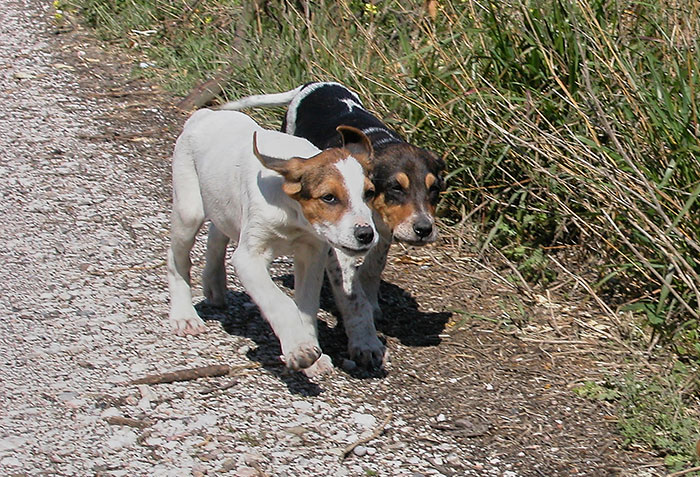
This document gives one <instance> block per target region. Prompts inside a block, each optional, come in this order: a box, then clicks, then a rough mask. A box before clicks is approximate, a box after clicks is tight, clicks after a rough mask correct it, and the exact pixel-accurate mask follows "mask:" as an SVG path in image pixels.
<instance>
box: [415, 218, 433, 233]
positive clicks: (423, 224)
mask: <svg viewBox="0 0 700 477" xmlns="http://www.w3.org/2000/svg"><path fill="white" fill-rule="evenodd" d="M413 231H414V232H415V233H416V235H418V236H419V237H420V238H425V237H427V236H428V235H430V234H431V233H432V232H433V223H432V222H431V221H430V220H428V219H426V218H422V219H418V220H416V221H415V222H414V223H413Z"/></svg>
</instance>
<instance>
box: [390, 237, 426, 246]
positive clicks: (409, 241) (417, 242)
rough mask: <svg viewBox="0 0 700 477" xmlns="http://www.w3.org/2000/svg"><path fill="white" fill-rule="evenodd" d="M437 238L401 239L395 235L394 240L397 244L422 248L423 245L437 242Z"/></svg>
mask: <svg viewBox="0 0 700 477" xmlns="http://www.w3.org/2000/svg"><path fill="white" fill-rule="evenodd" d="M435 238H436V237H435V236H428V237H422V238H421V237H419V238H406V237H399V236H397V235H394V240H396V241H397V242H401V243H403V244H406V245H411V246H414V247H421V246H423V245H427V244H429V243H432V242H435Z"/></svg>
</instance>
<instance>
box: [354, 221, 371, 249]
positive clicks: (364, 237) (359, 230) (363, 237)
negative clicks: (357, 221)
mask: <svg viewBox="0 0 700 477" xmlns="http://www.w3.org/2000/svg"><path fill="white" fill-rule="evenodd" d="M355 238H356V239H357V241H358V242H360V243H361V244H362V245H367V244H368V243H371V242H372V239H373V238H374V230H372V227H371V226H369V225H358V226H356V227H355Z"/></svg>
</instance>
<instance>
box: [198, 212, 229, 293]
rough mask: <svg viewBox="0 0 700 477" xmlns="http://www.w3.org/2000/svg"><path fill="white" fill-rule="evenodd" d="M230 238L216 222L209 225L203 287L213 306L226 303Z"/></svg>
mask: <svg viewBox="0 0 700 477" xmlns="http://www.w3.org/2000/svg"><path fill="white" fill-rule="evenodd" d="M229 240H230V239H229V237H228V235H226V234H224V233H223V232H222V231H221V230H219V229H218V228H216V226H215V225H214V224H211V225H209V235H208V236H207V253H206V265H205V266H204V274H203V276H202V288H203V289H204V296H205V297H207V300H209V303H210V304H212V305H213V306H218V307H222V306H224V305H225V304H226V246H227V245H228V243H229Z"/></svg>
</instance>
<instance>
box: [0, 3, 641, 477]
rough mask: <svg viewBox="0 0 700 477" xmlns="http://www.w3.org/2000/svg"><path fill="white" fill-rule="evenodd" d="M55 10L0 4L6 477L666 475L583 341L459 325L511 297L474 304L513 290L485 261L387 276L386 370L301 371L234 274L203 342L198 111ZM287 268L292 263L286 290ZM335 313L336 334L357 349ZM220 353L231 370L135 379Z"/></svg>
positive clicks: (413, 267)
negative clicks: (616, 418)
mask: <svg viewBox="0 0 700 477" xmlns="http://www.w3.org/2000/svg"><path fill="white" fill-rule="evenodd" d="M50 17H51V12H50V11H49V5H48V4H47V2H43V1H40V0H4V1H3V7H2V8H0V82H1V87H2V92H3V100H2V102H0V177H1V179H2V180H0V197H1V200H0V206H1V207H2V214H3V215H2V219H3V220H2V221H1V222H0V227H2V229H1V230H0V235H1V236H2V237H3V240H2V242H0V257H1V259H2V263H3V267H2V269H0V270H1V271H0V274H1V275H2V276H1V279H2V284H3V285H2V287H0V290H1V292H0V293H1V295H0V310H1V311H2V312H3V315H4V319H3V320H2V321H0V359H1V360H2V365H1V366H0V475H14V476H21V475H65V476H76V475H81V476H82V475H102V476H159V475H162V476H177V475H187V476H189V475H236V476H267V475H269V476H290V477H292V476H321V475H338V476H342V475H352V476H362V475H385V476H399V475H412V476H421V475H446V476H451V475H464V476H503V477H517V476H521V475H522V476H526V475H540V476H541V475H547V476H550V475H595V476H602V475H630V476H631V475H635V476H642V475H645V476H646V475H652V474H651V473H649V471H647V470H644V471H640V472H632V471H630V472H625V469H624V468H625V466H627V465H629V467H628V468H627V469H626V470H630V469H631V468H632V467H634V466H637V465H638V466H639V467H638V468H642V469H647V468H649V467H650V466H649V465H648V461H649V458H648V456H644V455H642V456H641V457H640V456H638V455H631V454H629V455H627V454H623V453H622V451H620V450H619V448H618V447H617V442H618V440H619V438H618V437H617V436H615V435H614V434H613V433H611V431H610V429H609V427H608V424H607V423H606V419H607V418H608V417H609V410H608V409H604V408H602V407H601V406H600V405H598V404H596V403H590V402H587V401H583V400H581V399H578V398H576V397H575V396H572V393H571V392H570V390H569V388H568V386H569V383H571V382H575V381H576V380H577V379H579V378H580V377H579V376H578V375H574V373H575V372H578V371H577V369H578V368H577V366H580V363H581V362H582V360H583V356H584V354H583V353H578V352H577V353H575V354H572V355H571V354H567V353H565V352H562V353H560V355H561V356H560V355H557V354H556V352H558V351H559V347H556V349H550V352H546V353H543V352H542V347H541V346H539V345H538V346H535V345H527V344H526V343H523V342H520V341H517V340H516V339H515V338H513V336H512V333H511V334H508V335H505V334H500V333H499V331H498V330H497V329H495V331H494V328H488V327H487V326H485V325H484V324H483V323H479V322H478V321H477V322H475V324H473V325H472V324H471V323H467V325H465V327H463V328H459V326H461V325H459V324H457V325H455V323H459V320H462V318H460V317H459V316H457V317H456V318H457V320H456V321H449V320H450V319H451V317H452V315H453V313H452V312H451V311H450V310H453V309H460V308H465V309H477V307H478V310H479V312H480V313H484V314H486V315H489V313H491V311H489V309H488V308H487V306H491V309H494V310H498V307H499V306H500V305H498V303H500V301H498V302H497V300H492V302H493V303H492V304H491V305H487V303H486V302H485V301H484V302H482V303H480V304H476V303H474V300H477V299H479V297H481V296H484V295H485V290H487V289H488V291H489V292H490V293H496V292H498V291H499V290H500V292H501V293H506V292H508V290H507V289H504V288H503V284H501V285H499V284H498V281H497V280H496V281H495V282H492V281H490V278H489V277H488V276H484V275H479V274H478V273H477V272H475V271H474V270H471V271H470V272H469V273H470V274H461V272H460V274H459V276H458V277H455V276H444V275H439V274H438V273H436V272H434V271H433V276H432V277H431V279H430V280H429V281H428V280H426V279H425V278H423V280H424V281H423V283H421V282H420V281H419V280H418V278H417V277H418V276H419V275H418V274H420V273H423V272H425V273H426V274H427V273H429V272H430V271H431V267H433V266H434V264H435V263H436V262H437V261H435V260H432V259H431V258H430V257H427V258H420V257H419V258H416V257H411V256H409V255H406V256H403V257H400V258H401V259H400V260H399V259H396V260H395V261H392V263H395V264H397V265H394V266H395V267H397V270H399V268H398V267H401V266H404V267H406V268H405V269H404V271H403V272H401V271H396V272H393V275H392V276H391V279H390V281H391V282H392V283H394V284H395V285H396V286H394V285H387V287H388V288H390V289H389V291H391V292H392V293H393V295H392V296H393V298H391V300H392V301H390V302H389V305H391V307H392V313H391V316H393V317H394V321H393V322H391V323H388V324H384V325H383V328H382V329H383V330H384V332H385V334H386V335H387V342H388V346H389V349H390V350H391V353H392V359H393V362H392V364H391V366H390V368H389V374H388V375H387V376H385V377H367V376H358V375H357V373H348V372H345V371H343V370H341V369H338V370H337V371H336V373H335V374H334V375H332V376H330V377H328V378H323V379H322V380H319V381H315V382H309V381H308V380H306V379H305V378H303V377H302V376H301V375H299V374H285V373H284V370H283V368H281V367H280V366H279V365H278V364H277V363H276V362H275V360H274V359H275V356H276V355H278V354H279V348H278V345H277V343H276V340H275V338H274V336H273V335H272V334H271V332H270V330H269V328H268V327H267V326H266V325H265V324H264V323H263V322H262V320H261V319H260V316H259V314H258V312H257V308H256V307H255V306H254V305H252V304H251V303H250V302H249V300H248V299H247V296H246V295H245V294H244V293H243V292H242V291H241V289H240V287H239V286H238V285H237V284H236V283H235V281H233V278H231V283H230V288H231V292H230V295H229V307H228V309H227V310H226V311H225V312H224V313H218V312H216V311H214V310H210V309H207V307H206V306H204V305H202V304H201V303H200V304H199V305H198V307H199V310H200V313H201V314H202V315H203V316H204V317H205V318H207V319H208V322H207V323H208V325H207V326H208V331H207V333H206V334H205V335H204V336H199V337H191V338H181V337H176V336H173V335H171V334H170V333H169V332H168V331H167V329H166V312H167V303H168V294H167V286H166V280H165V270H164V256H165V249H166V245H167V240H168V239H167V237H168V214H169V202H170V162H169V156H170V152H171V150H172V145H173V143H174V139H175V137H176V136H177V133H178V131H179V129H180V126H181V124H182V123H183V122H184V117H183V116H181V115H179V114H177V113H175V112H173V110H172V109H171V108H169V107H168V104H170V103H172V98H168V97H167V96H166V95H164V94H162V93H160V92H158V91H156V90H154V89H152V88H151V87H150V86H148V85H147V84H145V83H140V82H138V81H134V80H132V79H130V78H129V76H128V72H126V71H125V70H124V69H123V67H121V66H120V64H119V62H118V61H116V60H115V61H114V64H113V63H112V58H114V57H113V56H111V55H110V54H108V53H105V52H104V51H101V50H100V49H99V48H98V47H96V46H95V44H94V42H91V41H88V40H86V39H85V38H83V37H81V36H80V35H79V34H77V33H75V32H74V33H73V34H70V35H56V34H55V32H54V31H53V30H54V27H52V25H51V24H50V21H49V20H50ZM71 35H73V36H71ZM64 36H71V38H70V40H67V39H64V38H63V37H64ZM125 89H128V90H129V92H128V93H125V94H122V93H123V91H124V90H125ZM202 247H203V240H201V237H200V240H199V242H198V244H197V246H196V247H195V254H194V256H193V257H194V261H195V264H194V265H195V266H194V270H193V278H194V280H195V292H199V293H201V291H199V290H200V289H199V279H198V276H199V273H200V272H201V266H202V263H201V256H202ZM416 253H417V252H416ZM401 263H403V264H404V265H401ZM449 263H450V267H451V268H452V269H455V268H456V267H458V266H459V263H466V262H457V261H453V262H449ZM290 271H291V270H290V263H289V260H288V259H280V260H277V261H276V262H275V264H274V266H273V275H274V276H276V277H277V278H278V280H279V281H280V282H281V283H286V282H287V279H288V276H289V273H290ZM438 271H439V270H438ZM414 275H415V276H414ZM455 283H459V284H460V285H459V286H458V287H457V286H454V284H455ZM499 286H500V287H501V288H500V289H499ZM504 290H505V291H504ZM409 292H410V293H409ZM421 293H422V294H423V295H421ZM413 297H419V300H420V305H421V308H423V309H424V310H425V311H418V305H417V304H416V303H415V301H412V300H413ZM496 298H498V297H496ZM201 301H202V298H201V295H200V296H199V297H195V302H197V303H199V302H201ZM430 307H433V308H434V309H433V308H430ZM493 313H502V311H494V312H493ZM549 313H550V312H548V313H547V316H549ZM323 317H324V319H325V320H326V322H327V323H328V324H327V325H323V326H322V336H321V343H322V346H323V347H324V350H326V349H334V348H335V351H334V353H332V356H334V359H335V360H336V362H337V361H340V362H342V353H343V351H342V349H343V347H344V343H343V340H342V331H340V330H338V328H337V327H334V324H335V320H334V318H333V317H332V315H330V314H328V313H327V312H325V311H324V312H323ZM562 317H564V315H563V314H562ZM562 319H564V318H562ZM448 322H449V323H448ZM462 322H464V320H462ZM448 324H449V325H450V326H452V325H454V326H455V328H454V329H452V330H449V331H450V333H452V334H453V337H452V338H450V336H449V334H446V333H447V331H448V330H447V329H446V327H447V326H448ZM222 325H223V326H222ZM470 326H472V328H470ZM533 326H534V324H533ZM457 328H459V329H457ZM531 328H532V326H531ZM533 329H534V328H533ZM460 333H461V334H460ZM450 339H452V342H450ZM465 340H471V343H467V342H466V341H465ZM440 343H443V344H442V345H441V346H437V345H438V344H440ZM450 343H451V346H452V347H450V346H448V345H450ZM545 346H546V345H545ZM338 350H340V351H338ZM455 350H457V351H455ZM460 350H461V351H460ZM594 352H596V353H597V352H598V351H597V350H595V349H594ZM553 355H555V356H556V362H555V358H554V357H553ZM339 357H340V359H338V358H339ZM523 357H524V358H523ZM214 364H227V365H229V366H230V367H231V369H232V373H231V375H230V376H223V377H217V378H206V379H198V380H191V381H185V382H180V383H172V384H158V385H145V384H142V385H133V384H130V381H131V380H134V379H137V378H141V377H143V376H146V375H149V374H153V373H162V372H168V371H173V370H178V369H189V368H194V367H198V366H206V365H214ZM555 364H556V366H555ZM587 372H588V371H587V370H585V369H584V370H583V371H581V373H587ZM586 376H588V374H586ZM465 416H466V418H465ZM358 440H366V442H362V443H361V445H359V446H357V447H355V448H354V450H353V451H351V452H350V453H349V455H348V456H347V457H345V458H343V452H344V450H345V449H346V448H347V446H348V445H350V444H353V443H357V441H358ZM591 443H593V445H591ZM631 461H634V462H635V464H634V465H632V464H630V462H631Z"/></svg>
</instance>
